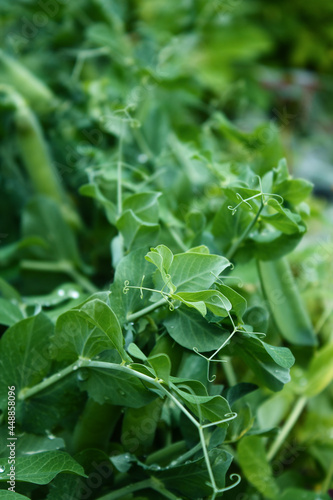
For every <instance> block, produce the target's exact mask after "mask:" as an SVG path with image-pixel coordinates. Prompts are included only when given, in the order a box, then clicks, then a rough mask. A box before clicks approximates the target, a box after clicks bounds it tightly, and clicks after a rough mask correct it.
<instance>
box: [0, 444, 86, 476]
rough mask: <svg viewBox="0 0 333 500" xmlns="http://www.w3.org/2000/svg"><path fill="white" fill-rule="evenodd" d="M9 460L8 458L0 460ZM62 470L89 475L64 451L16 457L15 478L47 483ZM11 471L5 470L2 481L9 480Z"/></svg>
mask: <svg viewBox="0 0 333 500" xmlns="http://www.w3.org/2000/svg"><path fill="white" fill-rule="evenodd" d="M5 461H7V460H6V458H2V459H0V462H5ZM61 472H66V473H71V474H77V475H79V476H83V477H87V476H86V474H85V472H84V469H83V467H81V465H80V464H78V463H77V462H76V461H75V460H74V458H72V457H71V456H70V455H69V454H68V453H66V452H64V451H58V450H54V451H44V452H42V453H34V454H33V455H28V456H22V457H17V458H16V464H15V479H16V481H26V482H28V483H35V484H47V483H49V482H50V481H52V479H53V478H54V477H56V475H57V474H59V473H61ZM8 480H9V473H8V472H6V471H5V472H4V473H3V474H1V476H0V481H8Z"/></svg>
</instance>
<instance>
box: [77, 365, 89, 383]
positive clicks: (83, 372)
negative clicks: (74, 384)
mask: <svg viewBox="0 0 333 500" xmlns="http://www.w3.org/2000/svg"><path fill="white" fill-rule="evenodd" d="M88 378H89V370H87V369H86V368H81V370H80V371H79V373H78V374H77V379H78V380H79V381H80V382H83V381H84V380H87V379H88Z"/></svg>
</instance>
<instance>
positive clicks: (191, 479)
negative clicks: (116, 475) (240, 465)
mask: <svg viewBox="0 0 333 500" xmlns="http://www.w3.org/2000/svg"><path fill="white" fill-rule="evenodd" d="M208 456H209V460H210V463H211V467H212V472H213V474H214V477H215V480H216V484H217V487H218V488H224V487H225V486H226V484H225V483H226V473H227V471H228V469H229V467H230V464H231V462H232V455H230V453H228V452H226V451H224V450H220V449H214V450H211V451H209V453H208ZM154 476H155V477H156V478H157V479H160V480H161V481H162V482H163V484H164V485H165V486H166V487H167V488H169V489H171V490H175V491H177V492H179V493H180V494H181V495H182V496H183V497H186V498H200V497H207V496H208V495H210V494H211V492H212V490H211V487H210V486H208V485H207V483H208V482H209V476H208V472H207V468H206V464H205V461H204V459H203V458H200V459H198V460H193V461H190V462H189V463H186V464H183V465H179V466H176V467H168V468H167V469H165V470H161V471H156V472H155V471H154Z"/></svg>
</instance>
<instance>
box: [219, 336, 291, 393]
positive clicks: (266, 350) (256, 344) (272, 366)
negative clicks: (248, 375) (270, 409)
mask: <svg viewBox="0 0 333 500" xmlns="http://www.w3.org/2000/svg"><path fill="white" fill-rule="evenodd" d="M227 351H228V352H229V353H231V354H237V355H239V356H240V357H241V358H242V359H243V360H244V361H245V363H246V364H247V365H248V366H249V367H250V368H251V369H252V370H253V372H254V373H255V375H256V377H257V378H258V379H259V380H260V382H261V383H262V384H263V385H265V386H266V387H269V388H270V389H271V390H272V391H279V390H281V389H282V388H283V385H284V384H286V383H287V382H289V381H290V373H289V370H290V368H291V366H292V365H293V364H294V361H295V359H294V356H293V355H292V353H291V352H290V350H289V349H287V348H286V347H275V346H271V345H269V344H266V343H265V342H263V341H262V340H260V339H258V338H257V337H256V336H254V335H251V334H246V333H241V334H237V335H235V336H234V338H233V340H232V342H231V343H230V345H228V346H227Z"/></svg>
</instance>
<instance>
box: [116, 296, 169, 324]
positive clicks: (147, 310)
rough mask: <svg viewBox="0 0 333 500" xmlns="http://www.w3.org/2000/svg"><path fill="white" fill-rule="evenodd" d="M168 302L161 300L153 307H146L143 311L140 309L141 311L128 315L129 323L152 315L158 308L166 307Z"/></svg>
mask: <svg viewBox="0 0 333 500" xmlns="http://www.w3.org/2000/svg"><path fill="white" fill-rule="evenodd" d="M166 303H167V302H166V300H165V299H161V300H159V301H158V302H154V304H152V305H151V306H147V307H144V308H143V309H140V311H137V312H135V313H132V314H128V315H127V318H126V319H127V321H135V320H136V319H138V318H141V317H142V316H145V315H146V314H148V313H150V312H151V311H154V310H155V309H157V308H158V307H161V306H163V305H165V304H166Z"/></svg>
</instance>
